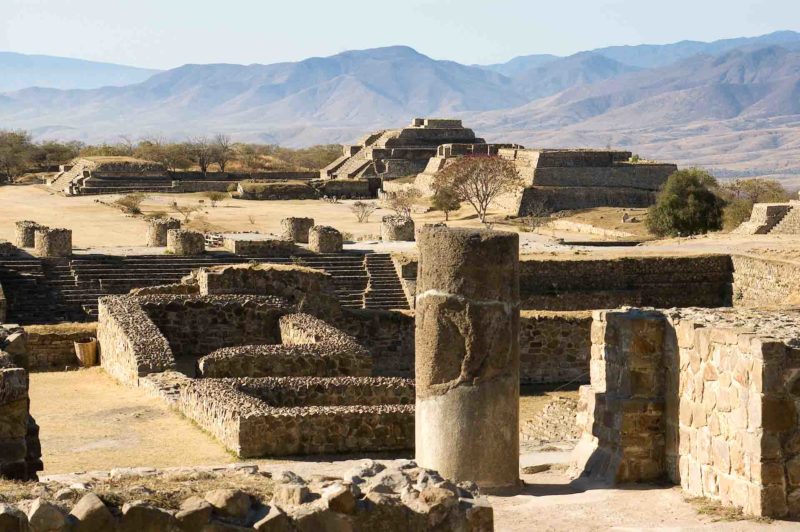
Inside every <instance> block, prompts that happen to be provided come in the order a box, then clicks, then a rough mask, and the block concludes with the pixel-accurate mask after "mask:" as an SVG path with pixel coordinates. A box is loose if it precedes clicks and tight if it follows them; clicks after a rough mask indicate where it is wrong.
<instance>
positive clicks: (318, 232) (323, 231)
mask: <svg viewBox="0 0 800 532" xmlns="http://www.w3.org/2000/svg"><path fill="white" fill-rule="evenodd" d="M342 240H343V239H342V233H340V232H339V231H338V230H337V229H336V228H334V227H330V226H328V225H315V226H314V227H312V228H311V230H310V231H309V232H308V249H309V250H311V251H313V252H314V253H341V252H342Z"/></svg>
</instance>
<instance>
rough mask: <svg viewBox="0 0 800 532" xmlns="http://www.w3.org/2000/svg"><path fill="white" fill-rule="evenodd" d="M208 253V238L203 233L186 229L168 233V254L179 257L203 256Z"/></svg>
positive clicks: (173, 230) (171, 230)
mask: <svg viewBox="0 0 800 532" xmlns="http://www.w3.org/2000/svg"><path fill="white" fill-rule="evenodd" d="M205 251H206V238H205V236H203V233H198V232H197V231H187V230H184V229H169V230H168V231H167V252H168V253H171V254H173V255H179V256H195V255H202V254H203V253H205Z"/></svg>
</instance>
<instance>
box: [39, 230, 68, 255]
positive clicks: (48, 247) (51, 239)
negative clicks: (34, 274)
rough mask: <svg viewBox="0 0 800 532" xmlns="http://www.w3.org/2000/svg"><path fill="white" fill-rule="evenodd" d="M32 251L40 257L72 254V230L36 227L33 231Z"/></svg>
mask: <svg viewBox="0 0 800 532" xmlns="http://www.w3.org/2000/svg"><path fill="white" fill-rule="evenodd" d="M34 248H35V249H34V252H35V253H36V254H37V255H38V256H40V257H69V256H70V255H72V231H71V230H69V229H51V228H49V227H37V228H36V230H35V231H34Z"/></svg>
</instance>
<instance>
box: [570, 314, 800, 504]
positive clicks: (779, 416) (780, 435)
mask: <svg viewBox="0 0 800 532" xmlns="http://www.w3.org/2000/svg"><path fill="white" fill-rule="evenodd" d="M594 318H595V321H594V323H593V328H592V339H593V346H592V361H591V372H592V374H591V385H590V386H585V387H583V388H581V404H580V406H579V416H578V422H579V425H580V426H581V427H582V429H583V436H582V438H581V442H580V443H579V445H578V447H577V448H576V455H575V465H576V467H577V468H578V469H579V470H580V471H582V473H583V474H586V475H590V476H599V477H603V478H606V479H608V480H614V481H618V482H638V481H650V480H655V479H659V478H662V477H664V476H666V477H668V478H670V479H671V480H672V481H673V482H675V483H679V484H680V485H681V487H682V488H683V490H684V491H685V492H686V493H687V494H689V495H692V496H702V497H707V498H711V499H715V500H718V501H720V502H721V503H722V504H723V505H725V506H732V507H736V508H739V509H741V510H743V511H744V512H745V513H746V514H749V515H757V516H769V517H784V516H789V517H791V518H797V517H798V516H800V445H798V442H800V423H798V403H800V391H799V390H800V332H799V331H800V313H798V312H765V311H754V310H749V309H712V310H706V309H681V310H674V309H673V310H669V311H663V312H658V311H651V310H646V311H641V310H637V309H630V310H620V311H602V312H597V313H595V316H594Z"/></svg>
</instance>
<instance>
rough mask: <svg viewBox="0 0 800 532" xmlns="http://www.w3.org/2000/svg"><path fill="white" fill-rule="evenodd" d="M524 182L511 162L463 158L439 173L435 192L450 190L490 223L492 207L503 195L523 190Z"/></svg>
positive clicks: (434, 186) (484, 221) (435, 182)
mask: <svg viewBox="0 0 800 532" xmlns="http://www.w3.org/2000/svg"><path fill="white" fill-rule="evenodd" d="M522 184H523V183H522V179H521V178H520V176H519V172H517V168H516V166H514V163H512V162H511V161H508V160H506V159H502V158H500V157H485V156H480V157H478V156H475V157H461V158H459V159H457V160H456V161H455V162H454V163H453V164H451V165H450V166H447V167H446V168H444V169H443V170H441V171H439V172H438V173H437V174H436V176H435V177H434V180H433V184H432V186H433V189H434V192H436V191H437V190H439V189H441V188H443V187H447V188H449V189H451V190H452V191H454V192H455V193H456V195H457V196H458V198H459V199H460V200H461V201H466V202H467V203H469V204H470V205H472V208H473V209H475V212H476V213H477V214H478V218H480V221H481V223H486V212H487V211H488V210H489V206H490V205H491V204H492V203H493V202H495V201H496V200H497V198H499V197H500V196H502V195H503V194H508V193H510V192H513V191H515V190H516V189H517V188H518V187H521V186H522Z"/></svg>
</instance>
